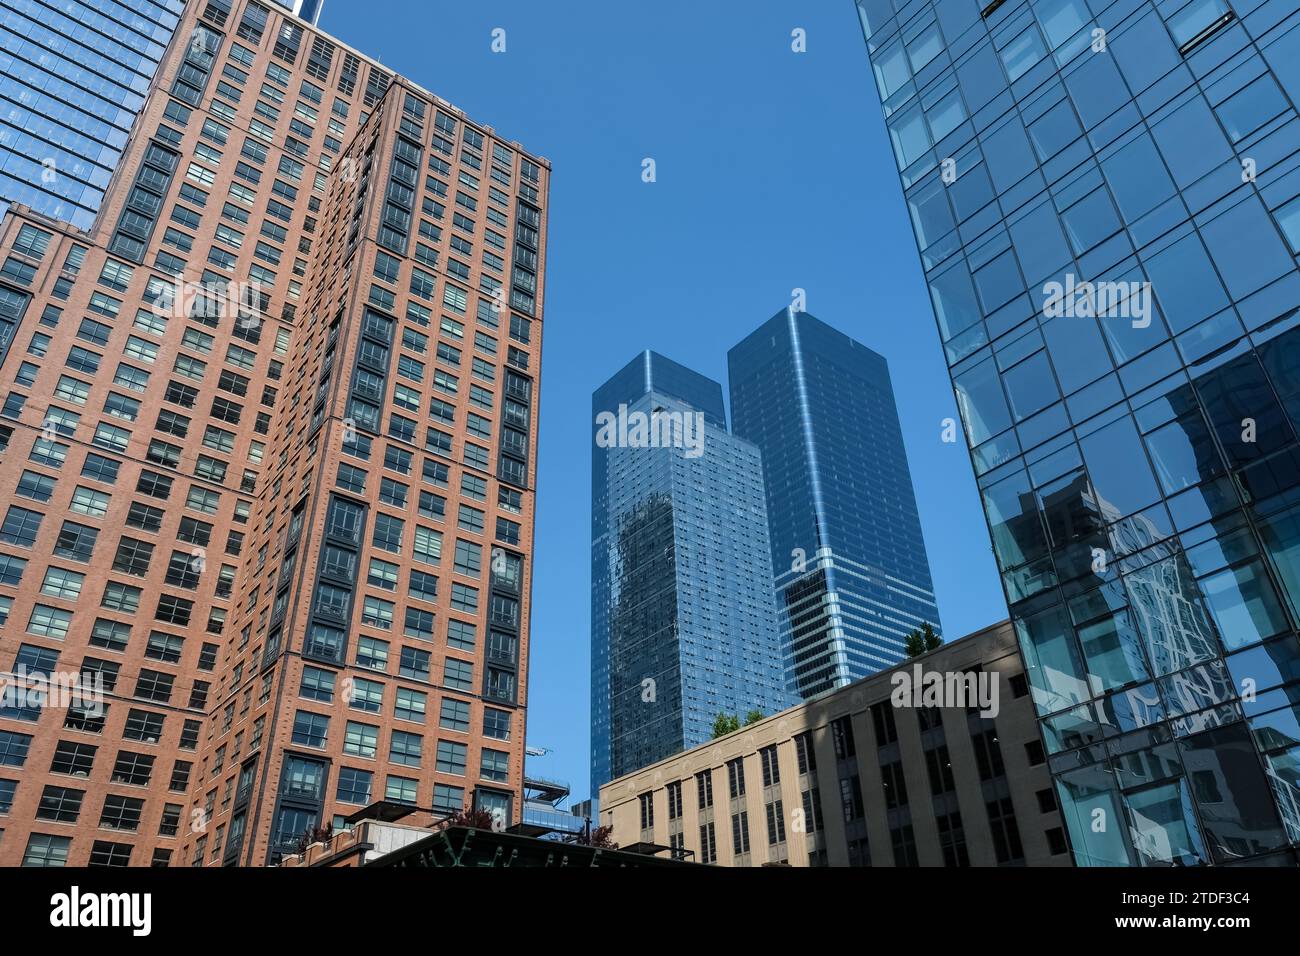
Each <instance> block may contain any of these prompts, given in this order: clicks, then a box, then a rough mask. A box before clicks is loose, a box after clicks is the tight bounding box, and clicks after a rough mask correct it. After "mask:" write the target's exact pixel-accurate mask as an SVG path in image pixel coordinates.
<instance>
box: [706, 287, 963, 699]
mask: <svg viewBox="0 0 1300 956" xmlns="http://www.w3.org/2000/svg"><path fill="white" fill-rule="evenodd" d="M727 366H728V373H727V377H728V380H729V382H730V386H731V415H732V423H733V430H734V431H735V433H736V434H737V435H739V436H740V437H741V438H745V439H748V440H749V441H752V442H753V443H754V444H755V445H757V446H758V447H759V449H760V450H761V451H762V453H763V480H764V484H765V487H766V488H767V516H768V525H769V527H770V529H771V544H772V567H773V570H774V571H775V575H776V577H775V582H776V594H777V605H778V607H779V609H780V622H781V643H782V649H783V652H784V655H785V672H786V682H787V686H788V687H789V689H790V691H791V693H794V694H797V695H798V696H799V697H803V698H807V697H811V696H812V695H814V694H820V693H822V692H823V691H827V690H831V689H832V688H835V687H842V686H844V685H845V684H848V683H850V682H851V681H855V680H858V679H859V678H861V677H865V676H866V675H868V674H873V673H875V672H876V671H878V670H882V669H883V668H886V667H890V666H892V665H894V664H896V663H898V662H899V661H901V660H903V658H904V656H905V655H904V642H905V640H906V637H907V634H908V633H909V632H910V631H913V630H915V629H917V628H919V627H920V626H921V625H922V624H926V623H928V624H931V625H933V626H934V628H935V630H936V631H938V630H939V609H938V607H936V605H935V603H934V588H933V585H932V584H931V581H930V562H929V559H928V558H927V557H926V553H925V541H924V540H923V539H922V537H921V522H920V518H919V517H918V516H917V512H916V496H915V494H914V493H913V491H912V475H911V472H910V471H909V470H908V467H907V452H906V450H905V449H904V448H903V435H902V430H901V429H900V427H899V424H898V409H897V407H896V406H895V404H894V390H893V387H892V385H891V384H890V380H889V366H888V365H887V364H886V363H885V360H884V359H883V358H882V357H881V356H879V355H877V354H876V353H875V352H873V351H871V349H869V348H867V347H866V346H864V345H862V344H861V343H859V342H855V341H854V340H853V339H851V338H849V337H848V336H847V335H845V334H843V333H842V332H838V331H836V330H835V329H833V328H831V327H830V326H829V325H827V324H826V323H825V322H821V321H819V320H817V319H815V318H813V316H811V315H809V314H808V313H807V312H794V311H791V310H789V309H785V310H782V311H781V312H778V313H777V314H776V315H774V316H773V317H772V318H771V319H769V320H768V321H766V322H764V323H763V324H762V325H761V326H759V327H758V328H757V329H756V330H755V331H754V332H753V333H751V334H750V335H749V336H748V337H747V338H746V339H745V340H744V341H743V342H741V343H740V344H739V345H737V346H736V347H735V348H733V349H732V350H731V351H730V352H729V353H728V355H727Z"/></svg>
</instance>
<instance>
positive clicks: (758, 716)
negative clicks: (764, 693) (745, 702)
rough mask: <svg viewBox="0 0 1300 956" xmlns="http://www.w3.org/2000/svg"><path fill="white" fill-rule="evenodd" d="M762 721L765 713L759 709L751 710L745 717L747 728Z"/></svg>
mask: <svg viewBox="0 0 1300 956" xmlns="http://www.w3.org/2000/svg"><path fill="white" fill-rule="evenodd" d="M762 719H763V712H762V711H761V710H759V709H758V708H754V709H753V710H751V711H750V712H749V713H747V714H746V715H745V726H746V727H748V726H749V725H750V724H756V723H758V722H759V721H760V720H762Z"/></svg>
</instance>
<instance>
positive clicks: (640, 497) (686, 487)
mask: <svg viewBox="0 0 1300 956" xmlns="http://www.w3.org/2000/svg"><path fill="white" fill-rule="evenodd" d="M591 406H592V413H593V429H594V443H593V449H592V464H591V714H592V728H591V735H592V736H591V740H592V743H591V751H592V755H591V783H592V785H591V792H592V793H593V794H595V793H597V792H598V791H599V788H600V786H601V784H603V783H605V782H606V781H608V780H610V779H612V778H614V777H619V776H622V775H623V774H626V773H631V772H632V771H634V770H638V769H640V768H641V767H644V766H645V765H646V764H650V763H653V762H655V761H656V760H661V759H663V758H664V757H667V756H669V755H671V754H675V753H678V752H680V751H682V750H685V749H687V748H689V747H694V746H696V745H697V744H700V743H703V742H704V741H706V740H708V739H709V738H710V737H711V736H712V729H713V722H714V719H715V718H716V717H717V715H718V713H719V712H720V711H721V712H725V713H728V714H738V715H740V716H741V717H743V716H744V715H746V714H747V713H749V712H750V711H751V710H755V709H757V710H761V711H763V713H765V714H770V713H773V712H774V711H777V710H781V709H782V708H784V707H786V706H788V705H789V703H790V702H791V698H790V697H789V695H787V694H786V693H785V691H784V682H783V679H782V672H781V654H780V647H779V644H778V632H777V623H776V606H775V603H774V601H773V596H772V585H771V580H772V566H771V563H770V561H769V557H768V545H767V509H766V506H765V505H764V501H763V475H762V469H761V465H760V462H759V453H758V449H757V448H755V447H754V446H753V445H751V444H750V443H749V442H746V441H742V440H741V439H739V438H736V437H734V436H733V435H730V434H728V433H727V417H726V410H725V409H724V407H723V404H722V386H720V385H719V384H718V383H717V382H715V381H713V380H711V379H708V378H705V377H704V376H703V375H700V374H699V373H698V372H693V371H691V370H690V369H688V368H685V367H683V366H681V365H678V364H677V363H676V362H673V361H670V360H669V359H666V358H664V357H663V356H662V355H659V354H657V353H655V352H643V353H642V354H641V355H638V356H637V357H636V358H635V359H633V360H632V361H631V362H630V363H628V365H627V366H626V367H625V368H624V369H623V370H622V371H620V372H619V373H618V374H617V375H615V376H614V377H613V378H611V379H610V380H609V381H608V382H606V383H605V384H604V385H602V386H601V387H600V388H598V389H597V390H596V392H595V394H593V395H592V399H591Z"/></svg>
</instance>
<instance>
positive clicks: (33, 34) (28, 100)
mask: <svg viewBox="0 0 1300 956" xmlns="http://www.w3.org/2000/svg"><path fill="white" fill-rule="evenodd" d="M184 6H185V2H184V0H0V202H17V203H22V204H23V205H26V206H30V207H31V208H32V210H34V211H35V212H38V213H41V214H42V215H46V216H50V217H52V218H54V219H60V220H63V221H64V222H69V223H71V224H72V225H74V226H76V227H77V228H78V229H83V230H84V229H89V228H90V226H91V224H92V223H93V222H94V219H95V213H97V212H98V211H99V205H100V202H101V201H102V200H103V198H104V190H105V188H106V187H107V186H108V181H109V178H110V177H111V176H112V174H113V170H114V169H115V168H116V166H117V162H118V159H119V158H120V157H121V155H122V148H123V146H125V144H126V140H127V136H128V135H129V134H130V132H131V124H132V123H134V122H135V118H136V115H137V114H138V113H139V112H140V108H141V107H142V106H143V105H144V100H145V95H146V93H148V91H149V84H150V82H151V81H152V80H153V76H154V73H155V72H156V70H157V69H158V62H159V61H160V60H161V59H162V56H163V53H164V51H165V50H166V49H167V44H168V43H170V42H171V38H172V34H173V33H174V32H175V30H176V23H177V21H178V20H179V18H180V14H181V10H182V9H183V8H184Z"/></svg>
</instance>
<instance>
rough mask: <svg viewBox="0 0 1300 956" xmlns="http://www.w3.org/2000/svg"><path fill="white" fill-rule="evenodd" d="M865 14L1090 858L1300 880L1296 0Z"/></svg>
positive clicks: (996, 539)
mask: <svg viewBox="0 0 1300 956" xmlns="http://www.w3.org/2000/svg"><path fill="white" fill-rule="evenodd" d="M858 12H859V13H860V16H861V21H862V24H863V27H864V32H865V35H866V41H867V47H868V52H869V55H870V59H871V65H872V68H873V70H874V73H875V81H876V85H877V87H878V92H879V94H880V100H881V102H882V104H883V109H884V116H885V121H886V124H887V126H888V129H889V137H890V140H891V143H892V147H893V150H894V153H895V158H896V161H897V165H898V169H899V171H900V174H901V178H902V185H903V189H904V192H905V195H906V202H907V207H908V210H909V212H910V214H911V217H912V221H913V225H914V227H915V232H916V239H917V244H918V248H919V251H920V254H921V258H922V264H923V267H924V269H925V275H926V281H927V283H928V286H929V291H930V295H931V299H932V301H933V305H934V311H935V315H936V318H937V321H938V327H939V332H940V337H941V339H942V342H943V349H944V353H945V357H946V360H947V362H948V364H949V366H950V374H951V378H952V382H953V386H954V389H955V391H956V394H957V399H958V405H959V408H960V409H961V413H962V418H963V423H964V427H965V430H966V436H967V439H968V443H969V446H970V452H971V458H972V462H973V466H974V469H975V474H976V476H977V478H978V483H979V487H980V490H981V494H982V497H983V504H984V509H985V512H986V516H987V519H988V523H989V527H990V530H991V534H992V538H993V545H994V551H995V555H996V558H997V561H998V565H999V568H1000V571H1001V573H1002V580H1003V586H1004V590H1005V592H1006V596H1007V600H1008V603H1009V605H1010V608H1011V614H1012V619H1013V621H1014V623H1015V626H1016V629H1017V632H1018V638H1019V642H1020V647H1021V653H1022V656H1023V657H1024V660H1025V665H1026V669H1027V673H1028V674H1029V678H1030V683H1031V687H1032V693H1033V696H1034V702H1035V705H1036V707H1037V710H1038V715H1039V719H1040V727H1041V730H1042V735H1043V741H1044V744H1045V750H1046V759H1047V760H1048V762H1049V764H1050V768H1051V770H1052V773H1053V775H1054V778H1055V781H1056V789H1057V795H1058V798H1059V801H1060V805H1061V809H1062V813H1063V816H1064V818H1065V820H1066V822H1067V825H1068V827H1069V833H1070V839H1071V843H1072V846H1073V850H1074V854H1075V859H1076V862H1078V863H1079V864H1081V865H1119V866H1123V865H1131V866H1176V865H1184V866H1186V865H1201V864H1219V865H1231V864H1248V865H1283V866H1286V865H1295V864H1296V862H1297V856H1296V847H1297V845H1300V643H1298V642H1297V625H1298V624H1300V443H1298V442H1297V428H1300V309H1297V305H1298V304H1300V273H1298V271H1297V267H1296V253H1297V252H1300V115H1297V111H1296V104H1297V103H1300V9H1297V5H1296V4H1295V2H1294V0H1291V2H1285V3H1283V2H1266V0H1163V2H1149V0H1148V2H1139V0H1114V2H1112V0H1036V2H1029V0H1007V2H1002V3H999V2H993V3H991V4H988V5H987V6H984V5H982V4H981V3H979V2H977V0H937V2H913V3H908V4H903V3H901V2H900V3H898V4H897V5H894V4H891V0H858ZM1085 282H1087V283H1093V285H1092V286H1091V287H1088V286H1083V285H1082V284H1083V283H1085ZM1062 286H1063V287H1067V288H1068V287H1073V288H1074V289H1075V290H1076V292H1075V294H1074V295H1073V296H1072V297H1071V299H1070V300H1069V301H1068V302H1066V303H1065V305H1066V306H1067V308H1065V309H1060V308H1057V305H1058V304H1059V303H1057V302H1056V301H1054V299H1055V294H1056V292H1057V291H1058V290H1059V288H1060V287H1062ZM1080 288H1082V289H1084V290H1085V291H1084V292H1082V293H1080V292H1079V291H1078V290H1079V289H1080ZM1088 288H1091V289H1092V294H1091V296H1090V295H1089V294H1088V293H1087V291H1086V290H1087V289H1088ZM1101 293H1104V296H1103V295H1102V294H1101ZM1103 298H1104V301H1103Z"/></svg>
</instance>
